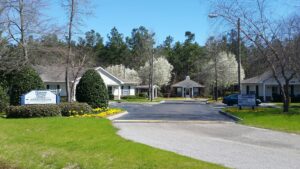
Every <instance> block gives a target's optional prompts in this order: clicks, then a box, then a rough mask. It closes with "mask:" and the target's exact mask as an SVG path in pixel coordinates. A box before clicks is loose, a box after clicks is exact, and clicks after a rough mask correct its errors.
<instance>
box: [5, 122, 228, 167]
mask: <svg viewBox="0 0 300 169" xmlns="http://www.w3.org/2000/svg"><path fill="white" fill-rule="evenodd" d="M0 129H1V130H0V143H1V146H0V152H1V153H0V168H8V166H16V167H18V168H30V169H35V168H41V169H44V168H64V167H66V168H68V169H71V168H72V169H73V168H74V169H75V168H88V169H90V168H93V169H98V168H103V169H152V168H153V169H154V168H155V169H156V168H161V169H168V168H169V169H175V168H186V169H193V168H223V167H222V166H218V165H215V164H210V163H207V162H203V161H199V160H194V159H191V158H188V157H184V156H180V155H177V154H175V153H172V152H167V151H163V150H159V149H156V148H152V147H149V146H146V145H143V144H139V143H134V142H132V141H128V140H125V139H123V138H121V137H119V136H118V135H117V134H116V131H117V130H116V129H115V128H114V127H112V125H111V122H110V121H109V120H106V119H99V118H62V117H60V118H59V117H57V118H34V119H3V118H0Z"/></svg>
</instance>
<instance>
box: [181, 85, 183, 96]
mask: <svg viewBox="0 0 300 169" xmlns="http://www.w3.org/2000/svg"><path fill="white" fill-rule="evenodd" d="M181 93H182V97H184V87H182V90H181Z"/></svg>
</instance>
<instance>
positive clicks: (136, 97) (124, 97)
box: [121, 96, 145, 100]
mask: <svg viewBox="0 0 300 169" xmlns="http://www.w3.org/2000/svg"><path fill="white" fill-rule="evenodd" d="M121 99H125V100H130V99H145V97H140V96H122V98H121Z"/></svg>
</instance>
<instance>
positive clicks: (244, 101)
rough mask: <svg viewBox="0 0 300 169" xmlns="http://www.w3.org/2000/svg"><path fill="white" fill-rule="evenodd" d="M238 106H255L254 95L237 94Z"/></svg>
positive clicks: (240, 107)
mask: <svg viewBox="0 0 300 169" xmlns="http://www.w3.org/2000/svg"><path fill="white" fill-rule="evenodd" d="M238 106H239V109H242V106H244V107H252V109H254V107H255V106H256V97H255V95H246V94H240V95H239V96H238Z"/></svg>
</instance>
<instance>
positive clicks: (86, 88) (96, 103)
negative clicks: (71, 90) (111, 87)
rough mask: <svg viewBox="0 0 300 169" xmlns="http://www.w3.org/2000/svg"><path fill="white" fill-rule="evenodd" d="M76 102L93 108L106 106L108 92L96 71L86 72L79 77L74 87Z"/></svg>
mask: <svg viewBox="0 0 300 169" xmlns="http://www.w3.org/2000/svg"><path fill="white" fill-rule="evenodd" d="M76 100H77V101H78V102H84V103H87V104H89V105H90V106H92V107H93V108H97V107H107V106H108V91H107V88H106V86H105V84H104V82H103V80H102V78H101V76H100V74H99V73H98V72H97V71H96V70H93V69H91V70H88V71H86V72H85V73H84V75H83V76H82V77H81V79H80V81H79V83H78V85H77V87H76Z"/></svg>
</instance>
